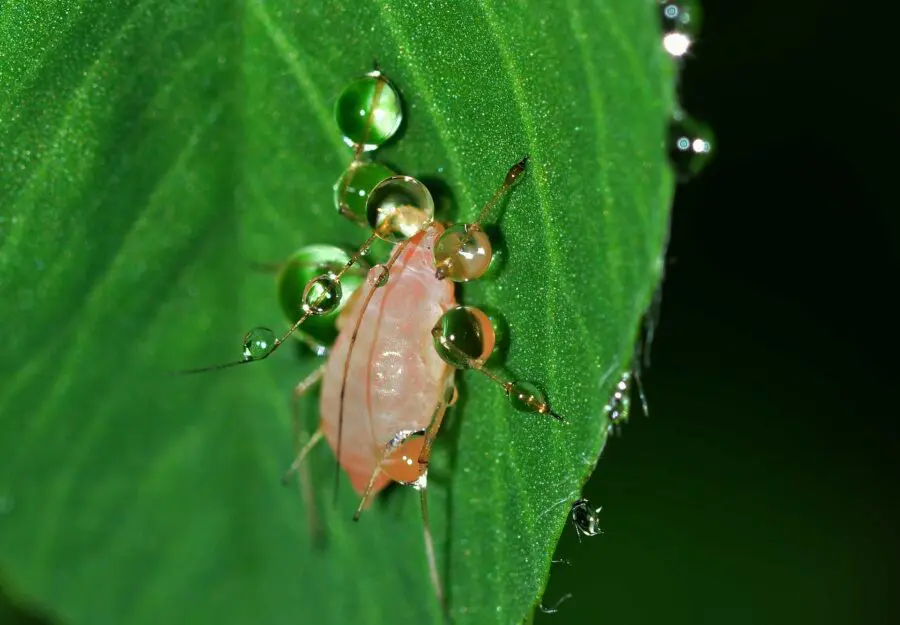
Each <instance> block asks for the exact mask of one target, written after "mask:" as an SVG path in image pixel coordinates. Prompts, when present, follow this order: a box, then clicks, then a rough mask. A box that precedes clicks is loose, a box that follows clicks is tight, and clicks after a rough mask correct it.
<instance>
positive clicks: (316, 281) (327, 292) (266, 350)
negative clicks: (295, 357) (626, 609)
mask: <svg viewBox="0 0 900 625" xmlns="http://www.w3.org/2000/svg"><path fill="white" fill-rule="evenodd" d="M377 238H378V232H373V233H372V234H371V235H370V236H369V238H368V239H366V242H365V243H363V244H362V245H361V246H360V248H359V249H358V250H357V251H356V252H354V253H353V255H352V256H351V257H350V259H349V260H348V261H347V262H346V263H345V264H344V266H343V267H341V269H340V270H339V271H338V272H337V273H334V272H327V273H323V274H321V275H319V276H316V277H315V278H313V279H312V280H310V281H309V282H307V283H306V288H304V290H303V307H302V310H303V314H302V315H300V318H299V319H297V320H296V321H295V322H294V323H293V324H292V325H291V327H290V329H288V331H287V332H285V333H284V334H283V335H282V336H281V337H276V336H275V333H274V332H272V330H270V329H268V328H263V327H259V328H254V329H253V330H250V331H249V332H247V334H245V335H244V339H243V357H242V358H241V359H240V360H233V361H231V362H226V363H222V364H218V365H211V366H208V367H198V368H195V369H183V370H181V371H175V372H173V373H174V375H188V374H193V373H206V372H209V371H218V370H219V369H227V368H229V367H236V366H238V365H246V364H248V363H251V362H256V361H258V360H265V359H266V358H268V357H269V356H271V355H272V354H274V353H275V352H276V351H277V350H278V348H279V347H281V346H282V345H284V343H285V342H286V341H287V339H288V338H289V337H290V336H291V335H292V334H293V333H294V332H296V331H297V329H298V328H299V327H300V326H301V325H303V323H304V322H305V321H306V320H307V319H309V318H310V317H315V316H318V315H325V314H328V313H330V312H332V311H334V310H335V309H336V308H337V307H338V305H339V304H340V302H341V296H342V290H341V278H343V277H344V274H346V273H347V272H348V271H349V270H350V268H351V267H353V265H355V264H357V263H358V262H359V261H360V259H361V258H362V257H363V256H364V255H365V254H366V253H367V252H368V251H369V248H370V247H371V245H372V243H374V241H375V239H377Z"/></svg>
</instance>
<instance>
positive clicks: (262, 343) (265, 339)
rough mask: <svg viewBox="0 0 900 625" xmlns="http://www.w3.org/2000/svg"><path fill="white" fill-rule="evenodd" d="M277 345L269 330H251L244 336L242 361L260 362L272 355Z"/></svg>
mask: <svg viewBox="0 0 900 625" xmlns="http://www.w3.org/2000/svg"><path fill="white" fill-rule="evenodd" d="M277 344H278V339H276V338H275V333H274V332H272V331H271V330H270V329H269V328H263V327H258V328H253V329H252V330H250V331H249V332H247V334H245V335H244V351H243V355H244V360H260V359H262V358H265V357H266V356H268V355H269V354H271V353H272V350H274V349H275V347H276V345H277Z"/></svg>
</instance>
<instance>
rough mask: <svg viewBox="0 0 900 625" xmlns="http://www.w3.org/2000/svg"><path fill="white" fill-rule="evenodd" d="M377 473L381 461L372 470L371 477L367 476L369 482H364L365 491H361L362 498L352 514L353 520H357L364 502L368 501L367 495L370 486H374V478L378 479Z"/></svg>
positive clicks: (379, 472) (369, 493) (370, 491)
mask: <svg viewBox="0 0 900 625" xmlns="http://www.w3.org/2000/svg"><path fill="white" fill-rule="evenodd" d="M379 475H381V463H378V466H376V467H375V470H374V471H372V477H370V478H369V483H368V484H366V491H365V492H364V493H363V496H362V500H361V501H360V502H359V506H358V507H357V508H356V512H355V513H354V514H353V520H354V521H359V516H360V515H361V514H362V511H363V508H365V507H366V504H367V503H368V501H369V496H370V495H371V494H372V487H373V486H375V480H376V479H378V476H379Z"/></svg>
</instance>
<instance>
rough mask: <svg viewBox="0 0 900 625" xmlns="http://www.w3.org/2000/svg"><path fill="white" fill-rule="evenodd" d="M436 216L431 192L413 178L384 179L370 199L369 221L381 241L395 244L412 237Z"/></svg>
mask: <svg viewBox="0 0 900 625" xmlns="http://www.w3.org/2000/svg"><path fill="white" fill-rule="evenodd" d="M433 217H434V199H432V197H431V192H430V191H429V190H428V187H426V186H425V185H424V184H422V183H421V182H420V181H418V180H416V179H415V178H413V177H412V176H391V177H390V178H387V179H386V180H382V181H381V182H379V183H378V184H377V185H376V186H375V188H374V189H372V192H371V193H370V194H369V197H368V198H367V199H366V221H367V222H368V224H369V226H370V227H371V228H372V229H373V230H374V231H375V234H377V235H378V237H379V238H381V239H384V240H385V241H389V242H391V243H397V242H398V241H404V240H406V239H408V238H410V237H412V236H413V235H415V234H416V233H417V232H419V231H420V230H422V229H423V228H424V227H425V226H427V225H428V224H429V223H430V222H431V220H432V218H433Z"/></svg>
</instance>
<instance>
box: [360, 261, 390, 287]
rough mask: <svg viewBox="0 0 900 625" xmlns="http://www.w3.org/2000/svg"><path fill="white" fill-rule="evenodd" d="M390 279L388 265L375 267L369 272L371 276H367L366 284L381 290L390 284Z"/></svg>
mask: <svg viewBox="0 0 900 625" xmlns="http://www.w3.org/2000/svg"><path fill="white" fill-rule="evenodd" d="M389 278H390V270H389V269H388V268H387V265H375V266H374V267H372V268H371V269H370V270H369V275H368V276H366V282H368V283H369V284H371V285H372V286H374V287H375V288H376V289H380V288H381V287H383V286H384V285H385V284H387V283H388V279H389Z"/></svg>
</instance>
